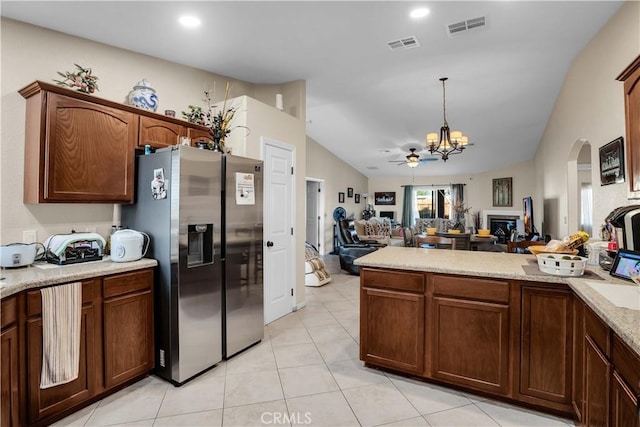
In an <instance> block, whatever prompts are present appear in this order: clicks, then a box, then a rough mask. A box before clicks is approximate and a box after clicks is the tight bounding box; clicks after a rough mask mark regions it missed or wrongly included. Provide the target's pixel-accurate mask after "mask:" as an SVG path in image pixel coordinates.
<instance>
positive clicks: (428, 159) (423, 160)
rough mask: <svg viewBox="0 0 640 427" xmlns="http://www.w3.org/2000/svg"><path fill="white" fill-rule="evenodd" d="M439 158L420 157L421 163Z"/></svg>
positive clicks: (435, 160)
mask: <svg viewBox="0 0 640 427" xmlns="http://www.w3.org/2000/svg"><path fill="white" fill-rule="evenodd" d="M437 161H438V159H437V158H436V157H424V158H422V159H420V163H426V162H437Z"/></svg>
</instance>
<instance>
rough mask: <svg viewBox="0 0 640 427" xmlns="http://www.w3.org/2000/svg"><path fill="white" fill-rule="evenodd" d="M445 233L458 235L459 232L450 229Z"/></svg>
mask: <svg viewBox="0 0 640 427" xmlns="http://www.w3.org/2000/svg"><path fill="white" fill-rule="evenodd" d="M447 233H449V234H460V230H453V229H451V228H450V229H449V230H448V231H447Z"/></svg>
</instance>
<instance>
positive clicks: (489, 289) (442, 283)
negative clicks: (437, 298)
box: [433, 275, 509, 303]
mask: <svg viewBox="0 0 640 427" xmlns="http://www.w3.org/2000/svg"><path fill="white" fill-rule="evenodd" d="M433 293H434V294H435V295H442V296H449V297H458V298H464V299H471V300H480V301H491V302H501V303H508V302H509V283H508V282H502V281H498V280H487V279H478V278H475V277H455V276H440V275H434V276H433Z"/></svg>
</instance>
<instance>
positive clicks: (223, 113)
mask: <svg viewBox="0 0 640 427" xmlns="http://www.w3.org/2000/svg"><path fill="white" fill-rule="evenodd" d="M229 88H230V86H229V82H227V85H226V88H225V92H224V102H223V104H222V109H221V110H219V111H218V112H214V107H213V105H212V104H213V103H212V102H211V96H210V94H209V91H208V90H206V89H205V91H204V98H203V101H204V102H205V104H206V110H203V108H202V107H196V106H194V105H189V111H182V118H184V119H185V120H187V121H188V122H190V123H195V124H198V125H202V126H206V127H208V128H209V134H210V135H211V139H212V140H213V143H211V144H210V146H211V148H213V149H214V150H222V151H224V142H225V139H226V137H227V135H229V134H230V133H231V131H232V130H233V129H235V128H236V127H243V128H245V129H248V128H247V127H246V126H239V125H238V126H234V127H231V121H232V120H233V117H234V116H235V114H236V111H237V110H238V107H229V108H227V99H228V97H229Z"/></svg>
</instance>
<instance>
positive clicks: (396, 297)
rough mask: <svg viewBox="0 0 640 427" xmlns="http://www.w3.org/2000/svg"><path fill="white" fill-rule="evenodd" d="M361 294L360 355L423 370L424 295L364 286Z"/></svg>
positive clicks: (407, 369)
mask: <svg viewBox="0 0 640 427" xmlns="http://www.w3.org/2000/svg"><path fill="white" fill-rule="evenodd" d="M360 298H361V300H360V304H361V306H360V310H361V313H360V316H361V319H360V359H362V360H363V361H365V362H367V363H372V364H375V365H379V366H386V367H389V368H393V369H397V370H399V371H402V372H407V373H415V374H422V372H423V368H424V322H425V315H424V295H420V294H412V293H408V292H398V291H389V290H382V289H372V288H362V292H361V297H360Z"/></svg>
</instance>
